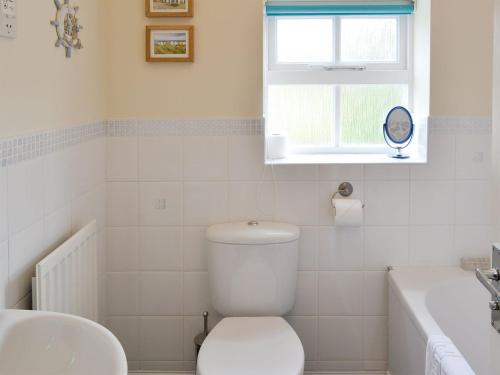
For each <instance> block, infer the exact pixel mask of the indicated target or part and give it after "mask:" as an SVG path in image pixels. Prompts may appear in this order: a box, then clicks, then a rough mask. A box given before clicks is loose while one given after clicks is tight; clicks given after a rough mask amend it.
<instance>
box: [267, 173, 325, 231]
mask: <svg viewBox="0 0 500 375" xmlns="http://www.w3.org/2000/svg"><path fill="white" fill-rule="evenodd" d="M275 219H276V220H279V221H284V222H288V223H292V224H297V225H316V224H317V223H318V186H317V184H314V183H311V182H280V183H277V184H276V214H275Z"/></svg>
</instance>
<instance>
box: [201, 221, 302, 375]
mask: <svg viewBox="0 0 500 375" xmlns="http://www.w3.org/2000/svg"><path fill="white" fill-rule="evenodd" d="M206 237H207V250H208V275H209V287H210V297H211V302H212V306H213V307H214V309H215V310H216V311H217V312H218V313H220V314H221V315H223V316H225V318H224V319H222V320H221V321H220V322H219V324H217V325H216V326H215V328H214V329H213V330H212V332H210V334H209V335H208V337H207V338H206V340H205V341H204V343H203V345H202V347H201V349H200V353H199V356H198V361H197V374H198V375H302V374H303V372H304V349H303V347H302V343H301V342H300V339H299V337H298V336H297V334H296V333H295V331H294V330H293V328H292V327H291V326H290V325H289V324H288V323H287V322H286V320H284V319H283V318H282V317H281V316H283V315H285V314H286V313H287V312H289V311H290V310H291V309H292V308H293V306H294V303H295V291H296V286H297V268H298V241H299V237H300V231H299V228H298V227H296V226H294V225H289V224H284V223H272V222H262V223H259V222H256V221H252V222H249V223H229V224H220V225H215V226H212V227H210V228H209V229H208V230H207V233H206Z"/></svg>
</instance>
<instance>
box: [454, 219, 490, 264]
mask: <svg viewBox="0 0 500 375" xmlns="http://www.w3.org/2000/svg"><path fill="white" fill-rule="evenodd" d="M493 242H494V235H493V228H492V227H491V226H482V225H479V226H478V225H472V226H463V225H460V226H456V227H455V241H454V244H453V251H452V258H453V259H452V262H453V264H455V265H459V264H460V258H462V257H490V256H491V246H492V244H493Z"/></svg>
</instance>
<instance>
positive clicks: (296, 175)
mask: <svg viewBox="0 0 500 375" xmlns="http://www.w3.org/2000/svg"><path fill="white" fill-rule="evenodd" d="M268 172H269V169H268ZM270 172H271V175H272V173H273V172H274V177H273V179H274V180H277V181H307V182H310V181H316V180H317V179H318V166H316V165H276V166H274V167H273V168H272V170H271V171H270Z"/></svg>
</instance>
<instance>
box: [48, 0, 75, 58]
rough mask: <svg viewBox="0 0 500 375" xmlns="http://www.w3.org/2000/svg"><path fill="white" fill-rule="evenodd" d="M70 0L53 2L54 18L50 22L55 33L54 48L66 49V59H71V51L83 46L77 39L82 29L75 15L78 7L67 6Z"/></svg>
mask: <svg viewBox="0 0 500 375" xmlns="http://www.w3.org/2000/svg"><path fill="white" fill-rule="evenodd" d="M69 1H70V0H64V3H61V0H54V4H55V5H56V8H57V13H56V18H55V20H54V21H50V24H51V25H52V26H54V27H55V29H56V33H57V41H56V47H59V46H63V47H64V48H65V49H66V57H67V58H70V57H71V51H72V49H82V48H83V45H82V42H81V40H80V37H79V35H78V34H79V32H80V30H81V29H82V28H83V26H81V25H80V24H79V22H78V18H77V17H76V14H77V13H78V9H79V7H77V6H73V5H70V4H69Z"/></svg>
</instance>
